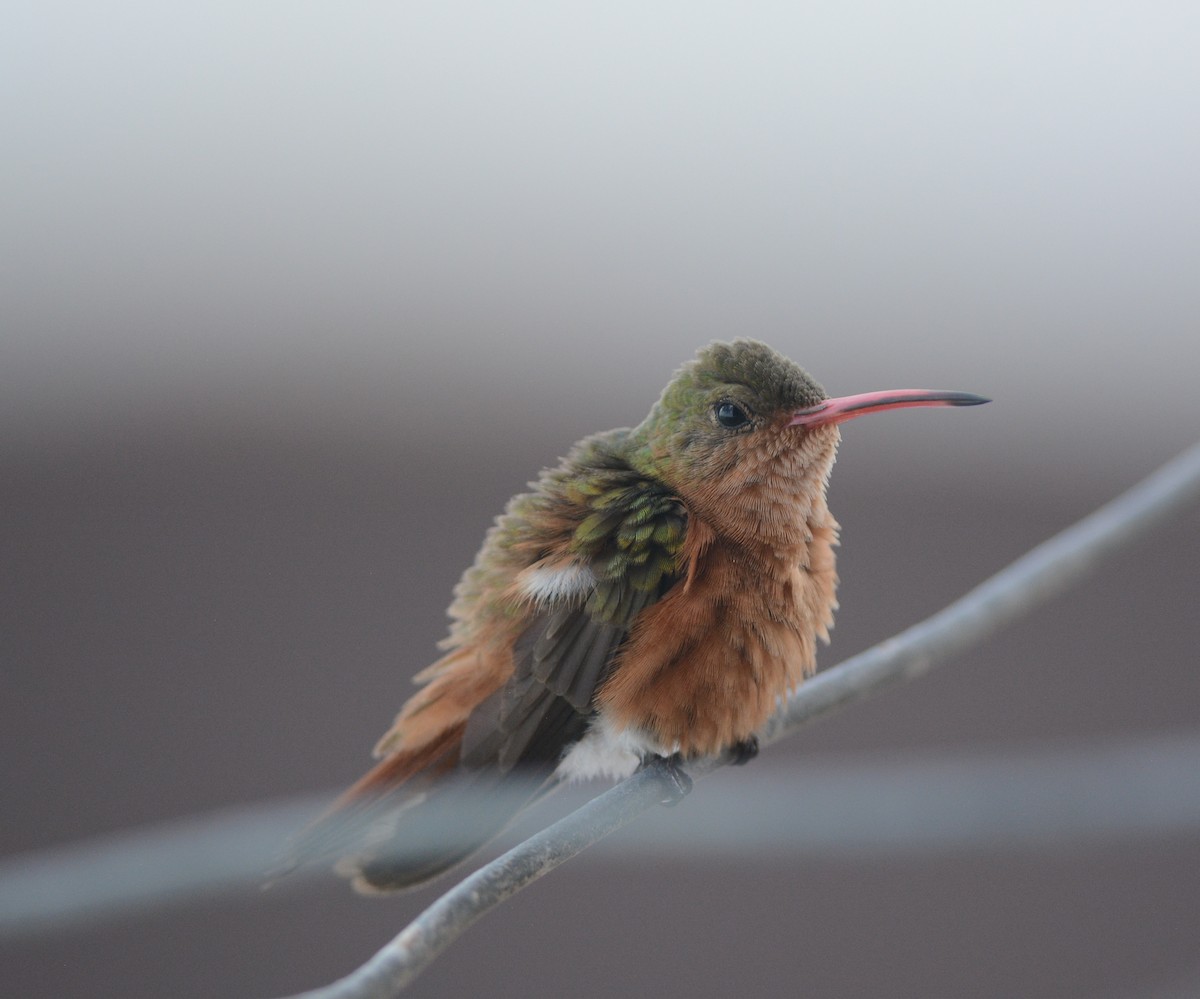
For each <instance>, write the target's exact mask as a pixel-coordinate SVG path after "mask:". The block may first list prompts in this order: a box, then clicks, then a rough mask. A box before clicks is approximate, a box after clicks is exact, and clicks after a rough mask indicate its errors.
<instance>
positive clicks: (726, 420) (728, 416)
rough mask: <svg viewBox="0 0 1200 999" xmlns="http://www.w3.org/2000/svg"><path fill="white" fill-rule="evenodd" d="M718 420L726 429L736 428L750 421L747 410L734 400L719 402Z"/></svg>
mask: <svg viewBox="0 0 1200 999" xmlns="http://www.w3.org/2000/svg"><path fill="white" fill-rule="evenodd" d="M716 412H717V422H718V423H719V424H721V426H723V427H724V428H725V429H726V430H736V429H737V428H738V427H744V426H745V425H746V424H747V423H749V422H750V417H748V416H747V415H746V411H745V410H744V409H742V407H741V406H738V405H736V404H734V403H732V402H719V403H717V410H716Z"/></svg>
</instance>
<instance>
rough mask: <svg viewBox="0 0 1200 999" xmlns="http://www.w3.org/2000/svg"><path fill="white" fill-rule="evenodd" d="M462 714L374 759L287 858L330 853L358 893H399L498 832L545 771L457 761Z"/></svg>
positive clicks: (530, 794) (535, 790)
mask: <svg viewBox="0 0 1200 999" xmlns="http://www.w3.org/2000/svg"><path fill="white" fill-rule="evenodd" d="M465 728H466V723H465V722H462V723H459V724H457V725H454V726H451V727H450V728H447V729H446V730H445V731H444V732H442V733H441V734H440V735H439V736H438V737H437V738H436V739H433V740H431V741H430V742H429V743H427V744H426V745H424V746H421V747H418V748H416V749H412V750H402V751H400V752H397V753H394V754H392V755H390V756H388V757H386V758H385V759H383V760H381V761H380V762H379V763H378V764H376V766H375V767H374V768H372V769H371V770H370V771H368V773H367V774H366V775H364V776H363V777H362V778H360V779H359V780H358V782H357V783H355V784H354V785H353V786H352V787H350V788H349V789H348V790H347V791H345V792H344V793H343V794H342V795H341V796H340V797H339V798H338V799H337V800H336V801H335V802H334V803H333V804H332V805H331V806H330V807H329V808H328V809H327V810H326V811H325V812H324V813H323V814H322V815H321V816H319V817H318V818H317V819H315V820H314V821H313V822H312V823H310V824H309V825H308V826H307V827H306V828H304V829H302V830H301V831H300V832H299V833H298V834H297V835H296V837H295V839H294V841H293V843H292V844H291V846H290V849H289V851H288V852H289V855H290V857H291V859H292V860H293V863H292V865H291V866H293V867H294V866H296V865H297V864H300V863H307V862H313V861H318V860H321V859H328V858H333V857H338V858H341V859H340V861H339V862H338V864H337V865H336V869H337V870H338V872H339V873H341V874H344V875H346V876H348V877H351V878H353V880H354V885H355V887H356V888H358V889H359V890H361V891H399V890H402V889H405V888H410V887H414V886H416V885H418V884H421V883H422V882H424V881H428V880H429V879H430V878H433V877H436V876H437V875H438V874H441V873H442V872H443V871H445V870H448V869H449V868H451V867H453V866H454V865H455V864H458V863H460V862H461V861H463V860H465V859H466V858H467V857H469V856H470V855H471V854H472V853H474V852H475V851H476V850H478V849H479V848H480V847H482V846H484V845H485V844H486V843H487V842H488V841H489V840H491V839H492V838H493V837H494V836H495V835H496V834H497V833H499V832H500V830H501V829H503V828H504V827H505V826H506V825H507V824H508V823H509V822H510V821H511V820H512V818H513V816H514V815H516V813H517V812H518V811H520V810H521V809H522V808H523V807H524V806H525V805H527V804H528V803H529V802H530V801H531V800H532V799H533V798H534V797H535V796H536V794H537V793H538V790H539V789H540V788H541V787H542V786H543V785H544V784H545V783H546V780H547V778H549V777H550V775H551V774H552V773H553V766H549V765H548V766H545V767H535V768H530V769H528V770H527V769H525V768H521V769H520V770H518V771H507V772H506V771H503V770H501V768H500V767H499V766H498V765H496V764H495V763H492V764H490V765H487V764H485V765H483V766H478V767H471V768H469V769H467V768H464V767H462V766H460V756H461V752H462V738H463V732H464V730H465Z"/></svg>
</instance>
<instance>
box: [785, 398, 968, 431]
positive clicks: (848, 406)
mask: <svg viewBox="0 0 1200 999" xmlns="http://www.w3.org/2000/svg"><path fill="white" fill-rule="evenodd" d="M985 402H991V400H990V399H985V398H984V397H983V396H981V395H972V394H971V393H970V392H934V391H930V390H929V389H895V390H893V391H891V392H864V393H862V395H844V396H841V397H840V398H837V399H826V400H825V401H824V402H819V403H817V404H816V405H815V406H809V407H808V409H802V410H800V411H799V412H797V413H796V415H795V416H793V417H792V419H791V422H790V423H789V424H788V426H791V427H825V426H829V425H831V424H835V423H845V422H846V421H847V420H853V419H854V418H855V417H856V416H863V415H864V414H866V413H882V412H883V411H884V410H885V409H904V408H905V407H907V406H980V405H982V404H983V403H985Z"/></svg>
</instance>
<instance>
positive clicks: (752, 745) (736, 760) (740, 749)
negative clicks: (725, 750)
mask: <svg viewBox="0 0 1200 999" xmlns="http://www.w3.org/2000/svg"><path fill="white" fill-rule="evenodd" d="M757 755H758V736H757V735H751V736H750V737H749V738H748V739H742V740H741V742H735V743H734V744H733V745H732V746H730V747H729V762H730V763H732V764H733V765H734V766H735V767H740V766H743V765H744V764H746V763H749V762H750V761H751V760H752V759H754V757H756V756H757Z"/></svg>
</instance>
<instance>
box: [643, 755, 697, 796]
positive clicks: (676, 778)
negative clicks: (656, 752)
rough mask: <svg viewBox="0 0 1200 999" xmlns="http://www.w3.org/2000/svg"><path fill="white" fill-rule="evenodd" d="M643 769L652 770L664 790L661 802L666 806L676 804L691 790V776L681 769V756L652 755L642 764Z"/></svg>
mask: <svg viewBox="0 0 1200 999" xmlns="http://www.w3.org/2000/svg"><path fill="white" fill-rule="evenodd" d="M642 769H643V770H653V771H654V773H655V775H656V776H657V777H658V779H659V781H660V782H661V783H662V785H663V788H664V790H665V791H666V797H665V798H663V800H662V803H663V804H664V805H666V806H667V807H668V808H673V807H674V806H675V805H678V804H679V803H680V802H681V801H683V799H684V798H686V797H687V796H688V793H689V792H690V791H691V790H692V778H691V777H689V776H688V775H687V772H686V771H685V770H684V769H683V758H682V757H681V756H680V755H679V754H678V753H676V754H675V755H674V756H652V757H650V759H648V760H646V762H645V763H643V764H642Z"/></svg>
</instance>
